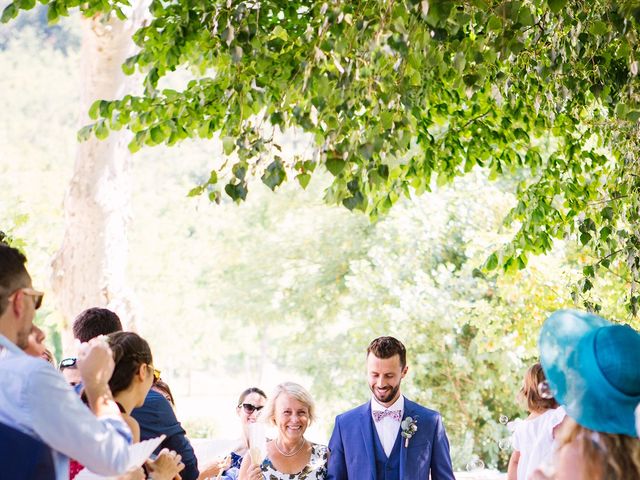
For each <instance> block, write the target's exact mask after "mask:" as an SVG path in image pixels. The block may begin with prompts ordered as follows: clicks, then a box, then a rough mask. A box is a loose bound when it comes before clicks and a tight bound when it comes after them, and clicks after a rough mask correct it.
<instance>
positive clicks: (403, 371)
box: [402, 365, 409, 378]
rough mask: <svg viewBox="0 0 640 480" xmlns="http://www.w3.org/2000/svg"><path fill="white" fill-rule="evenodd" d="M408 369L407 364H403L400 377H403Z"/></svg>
mask: <svg viewBox="0 0 640 480" xmlns="http://www.w3.org/2000/svg"><path fill="white" fill-rule="evenodd" d="M408 371H409V365H405V366H404V368H403V369H402V378H404V376H405V375H406V374H407V372H408Z"/></svg>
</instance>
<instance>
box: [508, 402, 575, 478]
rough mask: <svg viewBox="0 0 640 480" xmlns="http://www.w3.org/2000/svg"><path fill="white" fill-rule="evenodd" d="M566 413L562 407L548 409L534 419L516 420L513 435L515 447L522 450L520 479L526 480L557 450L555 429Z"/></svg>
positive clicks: (519, 463) (519, 465)
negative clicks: (554, 436) (554, 438)
mask: <svg viewBox="0 0 640 480" xmlns="http://www.w3.org/2000/svg"><path fill="white" fill-rule="evenodd" d="M565 416H566V413H565V411H564V409H563V408H562V407H558V408H553V409H550V410H547V411H546V412H544V413H543V414H542V415H539V416H537V417H535V418H532V419H530V420H529V419H526V420H520V419H518V420H515V421H514V422H513V423H512V426H513V435H512V437H511V440H512V443H513V449H514V450H517V451H519V452H520V460H519V461H518V477H517V478H518V480H526V479H528V478H529V475H531V473H532V472H533V471H534V470H535V469H536V468H538V467H539V466H540V465H542V464H544V463H545V462H547V461H550V460H551V458H552V457H553V452H554V450H555V446H556V445H555V442H554V440H553V429H554V428H555V427H556V426H558V425H559V424H560V423H561V422H562V420H563V419H564V417H565Z"/></svg>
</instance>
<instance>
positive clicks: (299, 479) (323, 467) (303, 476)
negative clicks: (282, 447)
mask: <svg viewBox="0 0 640 480" xmlns="http://www.w3.org/2000/svg"><path fill="white" fill-rule="evenodd" d="M328 459H329V449H328V448H327V447H326V445H318V444H317V443H312V444H311V457H310V458H309V463H308V464H307V465H306V466H305V467H304V468H303V469H302V471H300V472H298V473H282V472H279V471H277V470H276V469H275V468H274V466H273V464H272V463H271V460H269V458H268V457H267V458H265V460H264V462H262V465H261V466H260V468H261V469H262V472H263V475H264V478H265V480H325V479H326V478H327V461H328Z"/></svg>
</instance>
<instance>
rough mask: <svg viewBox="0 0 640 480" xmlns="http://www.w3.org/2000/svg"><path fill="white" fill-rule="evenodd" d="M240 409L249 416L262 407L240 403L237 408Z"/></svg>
mask: <svg viewBox="0 0 640 480" xmlns="http://www.w3.org/2000/svg"><path fill="white" fill-rule="evenodd" d="M240 407H242V408H243V409H244V411H245V413H246V414H247V415H251V414H252V413H253V412H255V411H256V410H257V411H260V410H262V408H263V407H261V406H260V407H258V406H257V405H252V404H251V403H241V404H240V405H238V408H240Z"/></svg>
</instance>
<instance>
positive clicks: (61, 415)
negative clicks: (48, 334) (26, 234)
mask: <svg viewBox="0 0 640 480" xmlns="http://www.w3.org/2000/svg"><path fill="white" fill-rule="evenodd" d="M25 263H26V258H25V256H24V255H23V254H22V253H20V252H19V251H18V250H17V249H15V248H12V247H9V246H8V245H6V244H4V243H1V242H0V378H2V382H0V422H1V423H3V424H5V425H7V426H9V427H12V428H15V429H16V430H19V431H21V432H23V433H25V434H27V435H29V436H31V437H33V438H35V439H38V440H41V441H42V442H44V443H45V444H47V445H48V446H49V447H50V448H51V449H52V451H53V462H54V466H55V475H56V479H57V480H68V479H69V457H74V458H78V459H80V460H81V461H82V462H83V463H84V464H85V465H87V466H90V468H91V469H92V470H93V471H95V472H96V473H99V474H101V475H119V474H122V473H124V472H125V470H126V468H127V466H128V463H129V443H130V442H131V431H130V429H129V427H127V425H126V424H125V423H124V421H123V420H122V417H121V416H120V412H119V410H118V406H117V405H116V403H115V402H114V400H113V396H112V395H111V391H110V390H109V386H108V380H109V378H110V377H111V372H112V371H113V365H114V362H113V357H112V354H111V350H110V349H109V346H108V345H107V344H106V343H105V342H104V341H103V340H101V339H95V340H93V341H91V342H89V343H85V344H82V345H81V346H80V351H79V354H78V362H79V369H80V372H81V374H82V378H83V381H84V383H85V390H86V393H87V398H88V400H89V406H90V408H91V410H89V409H88V408H87V407H86V406H85V405H84V404H83V403H82V401H81V400H80V398H79V397H78V396H77V395H76V394H75V392H74V391H73V389H72V388H71V386H69V385H68V384H67V383H66V382H65V381H64V378H62V376H61V375H60V374H59V372H57V371H56V369H55V368H54V367H53V366H52V365H51V364H49V363H47V362H43V361H42V360H41V359H39V358H34V357H32V356H29V355H27V354H26V353H25V352H24V351H23V349H26V348H28V346H29V335H30V334H31V332H32V331H33V318H34V317H35V311H36V310H37V309H38V308H39V307H40V305H41V304H42V298H43V293H42V292H39V291H37V290H34V289H33V287H32V284H31V277H30V276H29V273H28V272H27V269H26V267H25ZM92 412H93V413H92Z"/></svg>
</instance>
